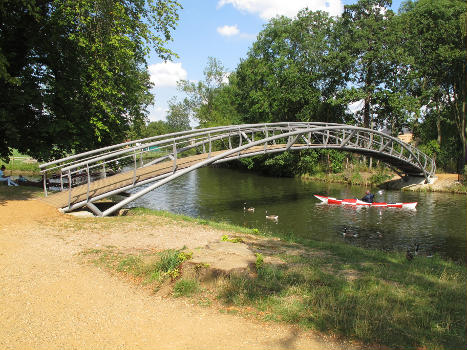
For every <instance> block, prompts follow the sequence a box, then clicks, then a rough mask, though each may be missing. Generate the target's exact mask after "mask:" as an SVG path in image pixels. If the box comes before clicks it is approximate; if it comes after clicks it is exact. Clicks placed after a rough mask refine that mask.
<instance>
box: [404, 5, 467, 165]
mask: <svg viewBox="0 0 467 350" xmlns="http://www.w3.org/2000/svg"><path fill="white" fill-rule="evenodd" d="M400 12H401V17H402V18H403V20H404V21H405V24H406V26H405V31H406V32H407V33H408V35H409V40H408V42H407V44H408V45H407V46H408V48H409V49H410V52H411V55H412V56H413V58H414V64H413V69H414V70H416V71H417V73H418V74H419V76H420V83H419V89H418V91H416V92H415V95H416V96H417V97H418V98H420V100H421V101H422V104H423V105H425V106H426V108H427V113H428V114H429V115H430V116H435V117H436V130H437V135H436V139H437V141H438V144H439V145H441V144H442V142H443V140H442V135H443V134H444V133H445V131H444V130H445V129H449V128H450V125H451V124H452V125H455V126H456V128H457V137H458V139H459V144H460V148H461V152H462V158H463V160H464V162H465V161H466V147H467V145H466V138H467V125H466V109H465V108H466V106H465V104H466V93H467V91H466V90H467V80H466V74H467V72H466V60H467V55H466V45H467V44H466V41H467V36H466V26H467V24H466V20H467V16H466V6H465V1H463V0H436V1H435V0H418V1H407V2H405V3H404V4H403V6H402V7H401V11H400ZM427 141H428V140H427ZM454 157H455V155H454Z"/></svg>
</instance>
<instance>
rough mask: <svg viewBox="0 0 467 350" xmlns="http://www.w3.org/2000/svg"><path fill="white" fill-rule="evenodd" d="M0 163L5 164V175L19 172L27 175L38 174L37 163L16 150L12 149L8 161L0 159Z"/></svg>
mask: <svg viewBox="0 0 467 350" xmlns="http://www.w3.org/2000/svg"><path fill="white" fill-rule="evenodd" d="M2 165H5V167H6V174H7V175H10V173H12V174H14V175H19V174H20V173H21V172H24V173H25V174H28V175H39V174H40V169H39V163H38V162H36V161H34V160H33V159H32V158H30V157H29V156H27V155H25V154H20V153H19V152H18V151H17V150H13V154H12V158H11V159H10V161H9V162H8V163H6V162H5V161H3V160H0V166H2ZM25 174H23V175H25Z"/></svg>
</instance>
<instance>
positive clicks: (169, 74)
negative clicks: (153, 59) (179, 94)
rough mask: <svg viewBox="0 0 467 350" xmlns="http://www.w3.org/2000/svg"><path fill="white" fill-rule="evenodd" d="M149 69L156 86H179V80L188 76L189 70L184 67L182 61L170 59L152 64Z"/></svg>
mask: <svg viewBox="0 0 467 350" xmlns="http://www.w3.org/2000/svg"><path fill="white" fill-rule="evenodd" d="M148 70H149V74H150V75H151V82H153V83H154V85H155V86H156V87H161V86H177V81H179V80H182V79H186V77H187V72H186V70H185V69H183V68H182V64H181V63H174V62H170V61H167V62H162V63H156V64H151V65H150V66H149V67H148Z"/></svg>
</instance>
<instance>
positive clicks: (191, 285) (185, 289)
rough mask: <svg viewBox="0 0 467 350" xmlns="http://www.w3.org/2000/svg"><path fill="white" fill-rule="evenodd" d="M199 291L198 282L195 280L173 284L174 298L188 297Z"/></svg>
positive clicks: (181, 280)
mask: <svg viewBox="0 0 467 350" xmlns="http://www.w3.org/2000/svg"><path fill="white" fill-rule="evenodd" d="M199 289H200V286H199V282H198V281H197V280H195V279H180V280H179V281H177V282H176V283H175V286H174V296H175V297H189V296H192V295H193V294H196V293H197V292H198V291H199Z"/></svg>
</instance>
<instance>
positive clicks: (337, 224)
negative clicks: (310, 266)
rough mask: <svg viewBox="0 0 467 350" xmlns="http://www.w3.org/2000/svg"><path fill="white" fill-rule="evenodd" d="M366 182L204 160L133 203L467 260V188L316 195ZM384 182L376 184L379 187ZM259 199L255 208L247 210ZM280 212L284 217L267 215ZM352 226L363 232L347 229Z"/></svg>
mask: <svg viewBox="0 0 467 350" xmlns="http://www.w3.org/2000/svg"><path fill="white" fill-rule="evenodd" d="M365 190H366V188H364V187H360V186H348V185H342V184H327V183H322V182H309V181H303V180H301V179H296V178H275V177H265V176H261V175H258V174H255V173H252V172H245V171H239V170H232V169H223V168H202V169H199V170H197V171H194V172H191V173H189V174H187V175H185V176H182V177H181V178H178V179H176V180H175V181H173V182H171V183H168V184H166V185H164V186H162V187H160V188H159V189H156V190H154V191H152V192H149V193H148V194H146V195H145V196H142V197H140V198H139V199H137V200H136V201H134V202H133V203H131V206H132V207H145V208H151V209H160V210H167V211H170V212H173V213H178V214H184V215H189V216H192V217H200V218H204V219H210V220H216V221H225V222H229V223H232V224H235V225H241V226H246V227H249V228H257V229H259V230H260V231H266V232H271V233H275V232H277V233H282V234H288V235H293V236H298V237H304V238H310V239H314V240H319V241H331V242H332V241H334V242H345V243H347V244H353V245H357V246H361V247H371V248H377V249H382V250H388V251H389V250H396V251H406V250H407V249H413V247H414V246H415V244H419V246H420V248H419V251H420V253H421V254H427V255H431V254H439V255H442V256H443V257H447V258H451V259H453V260H456V261H462V262H464V263H465V262H466V261H467V228H466V222H467V205H466V196H465V195H459V194H447V193H418V192H410V191H386V190H385V191H383V193H382V194H381V195H376V197H375V201H380V202H418V205H417V209H416V210H408V209H398V208H359V209H356V208H353V207H350V206H338V205H322V204H320V203H319V201H318V200H317V199H316V198H315V197H313V194H321V195H325V196H331V197H336V198H356V197H358V198H361V197H362V196H363V195H364V193H365ZM377 191H378V189H373V193H375V192H377ZM244 203H246V206H247V207H254V208H255V211H254V213H252V212H248V211H246V212H245V211H244V209H243V208H244ZM266 210H267V211H268V214H274V215H278V216H279V219H278V221H277V222H274V221H270V220H267V219H266V214H265V212H266ZM344 230H345V231H346V232H347V233H350V234H352V235H356V237H353V236H352V237H347V236H345V237H344V235H343V232H344Z"/></svg>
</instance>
